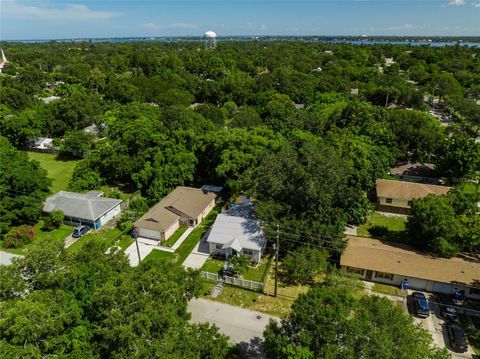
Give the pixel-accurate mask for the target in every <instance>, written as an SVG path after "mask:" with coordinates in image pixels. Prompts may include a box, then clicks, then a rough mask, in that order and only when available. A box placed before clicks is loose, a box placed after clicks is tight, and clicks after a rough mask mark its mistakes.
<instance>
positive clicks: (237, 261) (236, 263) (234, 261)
mask: <svg viewBox="0 0 480 359" xmlns="http://www.w3.org/2000/svg"><path fill="white" fill-rule="evenodd" d="M229 262H230V267H231V268H232V269H233V271H234V272H235V274H236V275H239V276H241V275H242V274H243V273H244V272H245V271H246V270H247V269H248V263H249V262H250V260H249V259H248V257H247V256H246V255H244V254H240V255H238V256H233V257H231V258H230V260H229Z"/></svg>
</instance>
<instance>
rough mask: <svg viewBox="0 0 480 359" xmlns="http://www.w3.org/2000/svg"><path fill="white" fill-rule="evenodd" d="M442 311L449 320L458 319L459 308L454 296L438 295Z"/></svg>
mask: <svg viewBox="0 0 480 359" xmlns="http://www.w3.org/2000/svg"><path fill="white" fill-rule="evenodd" d="M437 299H438V304H439V306H440V313H441V314H442V316H443V317H444V318H445V319H447V320H452V321H455V320H457V319H458V317H457V310H456V309H455V306H454V304H453V302H452V298H451V297H450V296H448V295H442V294H439V295H437Z"/></svg>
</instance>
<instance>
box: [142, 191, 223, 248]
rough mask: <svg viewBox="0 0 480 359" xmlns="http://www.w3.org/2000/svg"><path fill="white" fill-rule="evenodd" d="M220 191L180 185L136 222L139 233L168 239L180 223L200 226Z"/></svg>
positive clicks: (149, 236) (147, 236) (156, 238)
mask: <svg viewBox="0 0 480 359" xmlns="http://www.w3.org/2000/svg"><path fill="white" fill-rule="evenodd" d="M216 197H217V195H216V194H214V193H212V192H208V191H204V190H201V189H199V188H192V187H177V188H175V189H174V190H173V191H172V192H170V193H169V194H168V195H167V196H166V197H165V198H164V199H162V200H161V201H160V202H159V203H157V204H156V205H155V206H153V207H152V208H150V210H149V211H148V212H147V213H145V214H144V215H143V216H142V217H141V218H140V219H139V220H138V221H136V222H135V223H134V230H135V232H136V233H137V234H138V236H139V237H144V238H149V239H155V240H160V241H165V240H167V239H168V238H169V237H170V236H171V235H172V234H173V233H175V231H176V230H177V229H178V228H179V227H180V225H183V226H186V227H196V226H197V225H198V224H199V223H200V222H201V221H202V220H203V219H204V218H205V217H206V216H207V215H208V213H210V211H211V210H212V209H213V207H215V199H216Z"/></svg>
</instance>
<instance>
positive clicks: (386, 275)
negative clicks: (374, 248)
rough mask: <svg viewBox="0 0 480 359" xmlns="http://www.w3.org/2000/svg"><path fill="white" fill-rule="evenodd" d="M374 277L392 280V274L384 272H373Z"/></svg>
mask: <svg viewBox="0 0 480 359" xmlns="http://www.w3.org/2000/svg"><path fill="white" fill-rule="evenodd" d="M375 278H381V279H386V280H393V274H391V273H385V272H375Z"/></svg>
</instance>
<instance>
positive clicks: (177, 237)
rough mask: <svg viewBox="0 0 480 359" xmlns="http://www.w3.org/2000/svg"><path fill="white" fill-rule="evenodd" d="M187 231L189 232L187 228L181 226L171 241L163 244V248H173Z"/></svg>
mask: <svg viewBox="0 0 480 359" xmlns="http://www.w3.org/2000/svg"><path fill="white" fill-rule="evenodd" d="M186 230H187V227H183V226H181V227H180V228H179V229H177V230H176V231H175V233H174V234H172V236H171V237H170V238H169V239H167V240H166V241H165V242H163V243H162V246H165V247H171V246H173V245H174V244H175V242H176V241H178V239H179V238H180V237H181V235H182V234H183V233H184V232H185V231H186Z"/></svg>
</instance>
